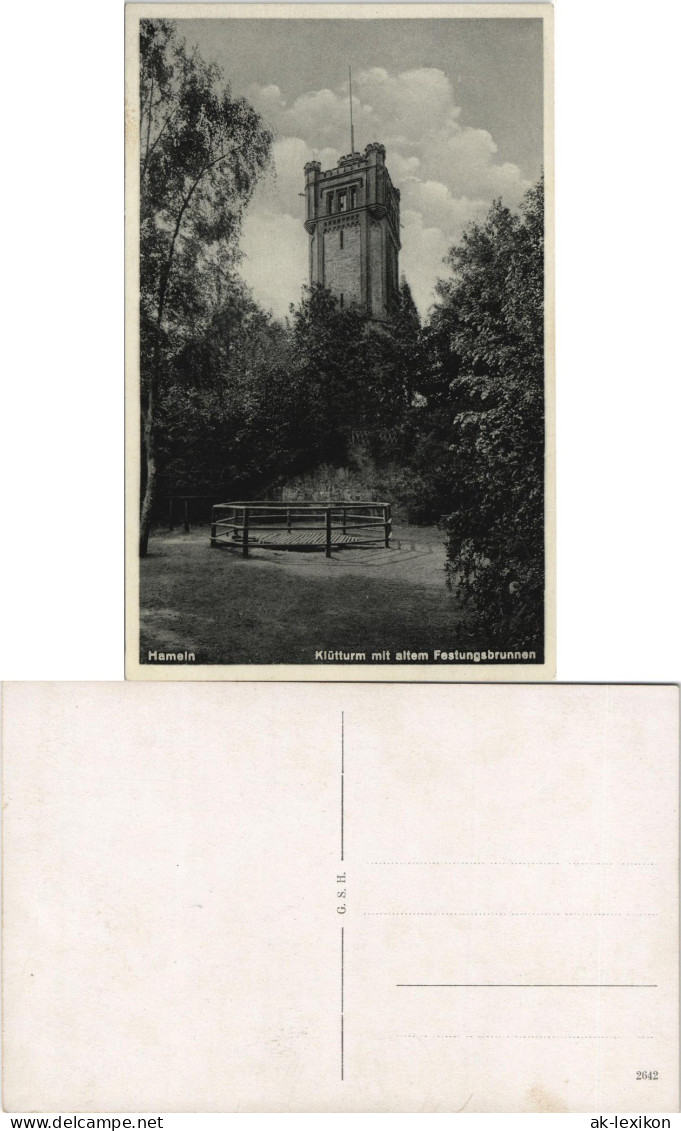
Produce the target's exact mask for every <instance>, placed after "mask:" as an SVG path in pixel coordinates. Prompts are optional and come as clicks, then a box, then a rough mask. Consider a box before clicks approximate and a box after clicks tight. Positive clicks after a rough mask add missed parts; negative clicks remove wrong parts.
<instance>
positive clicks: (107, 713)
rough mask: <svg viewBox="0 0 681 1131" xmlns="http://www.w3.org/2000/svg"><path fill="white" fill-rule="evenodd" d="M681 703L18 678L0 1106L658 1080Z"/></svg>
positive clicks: (632, 1091) (463, 689)
mask: <svg viewBox="0 0 681 1131" xmlns="http://www.w3.org/2000/svg"><path fill="white" fill-rule="evenodd" d="M677 723H678V692H677V689H676V688H674V687H665V686H648V687H633V686H614V687H606V686H574V685H573V686H560V685H554V686H550V685H545V686H534V687H529V686H513V687H509V686H506V687H504V686H494V685H492V686H480V685H478V686H440V687H431V686H428V685H420V686H396V685H382V686H374V687H367V686H362V685H351V686H339V685H331V684H326V685H307V686H303V685H300V684H299V685H269V686H268V685H263V684H248V683H246V684H242V685H239V686H237V685H234V684H219V683H214V684H200V685H197V684H194V685H189V684H169V683H165V684H120V683H111V684H96V683H94V684H93V683H82V684H48V683H42V684H40V683H37V684H9V685H7V686H6V688H5V693H4V766H5V770H4V772H5V806H6V810H5V876H4V885H5V923H4V979H5V1014H4V1065H5V1081H4V1101H5V1106H6V1108H9V1109H10V1110H14V1111H17V1110H19V1111H31V1110H35V1111H52V1112H56V1111H81V1112H86V1111H100V1112H107V1111H134V1110H136V1111H143V1112H144V1111H166V1112H179V1111H190V1112H191V1111H196V1112H202V1111H225V1112H234V1111H242V1112H243V1111H246V1112H249V1111H250V1112H256V1111H301V1112H314V1111H320V1112H342V1111H377V1112H400V1111H404V1112H415V1111H423V1112H438V1111H439V1112H457V1111H461V1110H466V1111H469V1112H486V1111H499V1112H514V1111H527V1112H543V1111H568V1112H569V1111H572V1112H574V1111H577V1112H579V1111H611V1112H621V1111H647V1112H660V1111H670V1110H671V1111H673V1110H676V1106H677V1012H678V1011H677V931H676V923H677V882H676V870H677V869H676V860H677V845H676V841H677V813H676V808H677V764H678V763H677V753H678V752H677ZM644 1074H645V1075H644ZM651 1074H652V1078H651Z"/></svg>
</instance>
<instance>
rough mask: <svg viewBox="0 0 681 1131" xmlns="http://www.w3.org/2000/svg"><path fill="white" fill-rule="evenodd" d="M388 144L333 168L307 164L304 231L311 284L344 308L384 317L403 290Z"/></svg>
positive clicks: (397, 199)
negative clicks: (357, 308)
mask: <svg viewBox="0 0 681 1131" xmlns="http://www.w3.org/2000/svg"><path fill="white" fill-rule="evenodd" d="M385 155H386V150H385V146H384V145H382V144H381V143H380V142H378V141H373V142H370V143H369V145H367V146H366V147H365V150H364V153H363V154H362V153H358V152H354V153H349V154H347V155H346V156H344V157H341V158H340V159H339V161H338V165H337V166H335V168H333V169H326V170H322V167H321V164H320V162H319V161H308V162H307V164H306V165H305V169H304V172H305V229H306V231H307V232H308V234H309V237H310V260H309V265H310V283H311V284H314V283H321V284H323V285H324V286H325V287H328V289H329V290H330V291H332V292H333V293H334V294H335V295H337V296H338V298H339V301H340V304H341V306H352V305H356V306H361V307H363V308H364V309H365V310H366V311H367V313H368V314H369V316H370V317H371V318H374V319H378V320H379V321H385V319H386V318H387V317H388V312H389V310H390V307H391V305H392V302H393V300H394V299H395V298H396V297H397V293H398V289H399V266H398V264H399V251H400V246H401V244H400V193H399V190H398V189H396V188H395V187H394V186H393V183H392V181H391V179H390V174H389V173H388V169H387V167H386V164H385Z"/></svg>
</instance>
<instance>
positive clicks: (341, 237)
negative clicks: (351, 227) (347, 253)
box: [340, 231, 343, 251]
mask: <svg viewBox="0 0 681 1131" xmlns="http://www.w3.org/2000/svg"><path fill="white" fill-rule="evenodd" d="M340 247H341V251H342V250H343V232H342V231H341V234H340Z"/></svg>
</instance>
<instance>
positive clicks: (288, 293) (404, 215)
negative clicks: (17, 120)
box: [178, 18, 543, 316]
mask: <svg viewBox="0 0 681 1131" xmlns="http://www.w3.org/2000/svg"><path fill="white" fill-rule="evenodd" d="M178 22H179V23H180V31H181V34H182V35H183V36H184V37H185V38H186V40H187V43H188V44H196V45H197V46H198V47H199V50H200V52H201V54H202V55H203V57H204V58H205V59H206V60H210V61H215V62H217V63H218V64H219V65H220V66H221V68H222V69H223V71H224V74H225V77H226V78H227V79H228V81H229V82H230V84H231V87H232V92H233V94H235V95H244V96H245V97H247V98H248V99H249V100H250V101H251V102H252V103H253V105H254V106H255V107H256V108H257V109H258V110H259V111H260V113H261V114H262V115H263V117H264V118H265V120H266V121H267V122H268V123H269V124H270V125H271V126H272V128H273V129H274V131H275V138H276V140H275V143H274V153H273V156H274V170H273V172H272V174H270V175H268V177H267V178H266V180H265V181H264V182H263V183H262V184H261V185H260V186H259V187H258V189H257V190H256V195H255V197H254V199H253V201H252V203H251V204H250V206H249V209H248V213H247V217H246V222H245V227H244V239H243V245H242V246H243V250H244V251H245V253H246V258H245V260H244V263H243V268H242V270H243V274H244V276H245V278H246V280H247V282H248V283H249V284H250V286H251V287H252V288H253V291H254V293H255V297H256V298H257V299H258V300H259V301H260V302H261V303H262V304H263V305H264V306H266V307H269V308H270V309H271V310H273V311H274V313H275V314H277V315H279V316H283V315H285V314H286V313H287V311H288V305H289V303H290V302H297V300H298V299H299V297H300V288H301V286H302V285H303V284H304V283H306V282H307V271H308V266H307V263H308V260H307V240H308V237H307V233H306V232H305V229H304V228H303V217H304V201H303V200H302V198H301V197H300V196H299V193H301V192H302V189H303V184H304V177H303V166H304V164H305V162H306V161H309V160H311V158H313V157H315V158H316V159H317V160H319V161H321V163H322V168H325V169H326V168H331V167H332V166H333V165H335V164H336V162H337V159H338V157H339V156H340V155H341V154H344V153H348V152H349V151H350V126H349V110H348V63H351V64H352V74H353V116H354V122H355V148H356V149H359V150H363V149H364V146H365V145H366V144H367V143H368V142H370V141H380V142H383V144H384V145H385V146H386V149H387V156H386V163H387V166H388V169H389V171H390V175H391V177H392V180H393V183H394V184H395V185H396V186H397V187H398V188H399V189H400V191H401V193H402V202H401V221H402V233H401V236H402V251H401V253H400V272H401V273H403V274H404V275H406V277H407V279H408V281H409V283H410V285H411V288H412V291H413V293H414V298H415V299H416V302H417V304H418V306H419V308H420V310H421V312H422V313H423V314H425V313H426V311H427V310H428V307H429V306H430V305H431V303H432V301H433V287H434V285H435V281H436V280H437V278H438V277H439V276H441V275H443V274H445V269H444V267H443V264H442V260H443V257H444V256H445V255H446V253H447V250H448V249H449V247H451V245H452V244H453V243H455V242H456V241H457V240H458V239H459V237H460V235H461V231H462V228H463V227H464V226H465V224H466V223H467V222H468V221H469V220H471V219H473V218H475V217H477V216H480V215H484V213H485V211H486V209H487V208H488V206H489V204H490V202H491V201H492V200H493V199H494V198H495V197H497V196H501V197H502V198H503V200H504V202H505V203H507V204H509V205H512V206H514V205H516V204H517V203H518V201H519V200H520V198H521V196H522V195H523V193H524V192H525V190H526V189H527V188H528V187H529V186H530V185H531V184H532V183H533V182H534V181H535V180H536V178H537V176H538V174H539V172H540V168H541V164H542V118H543V110H542V25H541V21H540V20H536V19H470V18H469V19H444V20H439V19H438V20H432V19H431V20H427V19H418V20H417V19H412V20H406V19H394V20H368V19H362V20H354V19H344V20H336V19H333V20H332V19H320V20H307V19H279V20H256V19H250V20H249V19H244V20H241V19H228V20H222V19H211V20H181V21H178Z"/></svg>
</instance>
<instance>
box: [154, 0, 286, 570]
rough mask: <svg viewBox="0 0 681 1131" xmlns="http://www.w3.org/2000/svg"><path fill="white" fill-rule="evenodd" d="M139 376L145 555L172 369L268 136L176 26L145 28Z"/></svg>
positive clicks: (229, 264)
mask: <svg viewBox="0 0 681 1131" xmlns="http://www.w3.org/2000/svg"><path fill="white" fill-rule="evenodd" d="M140 28H141V30H140V210H141V215H140V224H141V227H140V264H141V267H140V291H141V309H140V319H141V332H140V372H141V400H142V404H141V409H142V457H143V458H142V468H143V473H142V476H143V481H142V487H143V498H142V510H141V522H140V554H141V555H144V554H146V552H147V544H148V538H149V530H150V526H151V517H152V508H153V504H154V498H155V491H156V479H157V448H158V436H157V428H158V414H159V400H160V398H162V396H163V393H164V385H165V382H166V378H167V374H168V370H169V365H170V362H171V361H172V359H173V357H174V356H176V355H177V354H178V353H180V352H181V350H182V348H183V347H184V346H185V345H186V343H187V340H188V338H189V337H191V336H193V335H194V336H195V334H196V327H197V323H199V322H200V321H201V320H202V319H203V320H205V319H206V318H207V317H210V316H211V313H212V309H213V308H212V304H211V301H210V299H211V295H212V294H213V293H214V289H215V287H216V285H217V284H216V280H220V279H221V280H222V281H223V282H226V283H228V282H229V280H230V277H231V272H232V271H233V267H234V264H235V263H236V262H237V260H238V257H239V252H238V239H239V234H240V228H241V220H242V216H243V211H244V208H245V206H246V204H247V203H248V201H249V199H250V197H251V195H252V192H253V189H254V187H255V183H256V180H257V178H258V176H259V175H260V173H261V172H262V171H263V170H264V169H265V167H266V165H267V163H268V160H269V155H270V149H271V143H272V134H271V132H270V130H268V129H267V128H266V127H265V126H264V125H263V123H262V121H261V119H260V117H259V115H258V114H257V113H256V111H255V110H254V109H253V108H252V107H251V106H250V105H249V104H248V102H246V101H245V100H244V99H241V98H237V99H234V98H232V96H231V93H230V89H229V87H228V86H227V85H226V84H225V82H224V80H223V77H222V74H221V72H220V70H219V68H218V67H216V66H214V65H209V64H207V63H205V62H204V61H203V60H202V59H201V57H200V56H199V54H198V53H197V52H196V51H193V52H191V53H190V52H188V50H187V48H186V46H185V44H184V41H182V40H180V39H178V37H177V32H176V29H175V24H174V22H173V21H170V20H143V21H142V22H141V25H140Z"/></svg>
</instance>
